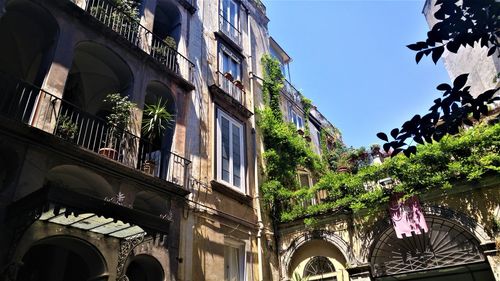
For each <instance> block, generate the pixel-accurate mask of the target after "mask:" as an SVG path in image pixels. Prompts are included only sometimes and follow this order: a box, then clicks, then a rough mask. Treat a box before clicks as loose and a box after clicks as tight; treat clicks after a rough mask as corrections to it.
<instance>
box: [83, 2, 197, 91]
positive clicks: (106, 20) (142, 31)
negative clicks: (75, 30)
mask: <svg viewBox="0 0 500 281" xmlns="http://www.w3.org/2000/svg"><path fill="white" fill-rule="evenodd" d="M73 1H75V2H77V3H78V2H81V1H85V2H84V3H83V7H81V8H82V9H84V10H85V11H86V12H87V13H89V14H90V15H91V16H92V17H94V18H95V19H97V20H98V21H100V22H101V23H102V24H104V25H106V26H107V27H108V28H110V29H111V30H113V31H114V32H116V33H118V34H119V35H120V36H121V37H123V38H124V39H125V40H127V41H128V42H130V43H131V44H132V45H134V46H136V47H138V48H139V49H141V50H142V51H144V52H146V53H147V54H148V55H150V56H151V57H153V58H154V59H155V60H156V61H157V62H159V63H160V64H162V65H164V66H165V67H166V68H167V69H169V70H171V71H172V72H174V73H176V74H177V75H179V76H181V77H182V78H184V79H185V80H187V81H190V82H192V81H193V71H194V64H193V63H192V62H191V61H190V60H189V59H188V58H186V57H185V56H183V55H182V54H180V53H179V52H178V51H177V50H175V49H174V48H172V47H170V46H169V45H167V44H166V43H165V42H164V41H163V40H162V39H161V38H160V37H158V36H157V35H155V34H154V33H153V32H151V31H150V30H148V29H147V28H145V27H144V26H142V25H141V24H140V23H139V21H138V20H137V19H135V18H134V17H132V16H131V15H129V14H128V13H126V12H124V11H123V10H122V9H121V8H120V7H118V6H116V5H115V3H113V2H112V1H110V0H73Z"/></svg>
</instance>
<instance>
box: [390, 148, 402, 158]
mask: <svg viewBox="0 0 500 281" xmlns="http://www.w3.org/2000/svg"><path fill="white" fill-rule="evenodd" d="M401 151H403V150H402V149H401V148H396V149H394V150H393V151H392V153H391V157H394V156H396V155H398V154H399V153H400V152H401Z"/></svg>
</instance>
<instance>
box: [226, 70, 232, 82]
mask: <svg viewBox="0 0 500 281" xmlns="http://www.w3.org/2000/svg"><path fill="white" fill-rule="evenodd" d="M224 77H226V79H227V80H229V81H231V82H233V80H234V77H233V75H231V73H229V72H226V73H224Z"/></svg>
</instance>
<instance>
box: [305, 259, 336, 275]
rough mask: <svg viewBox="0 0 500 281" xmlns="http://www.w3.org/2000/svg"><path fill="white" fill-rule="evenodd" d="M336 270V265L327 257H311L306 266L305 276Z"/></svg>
mask: <svg viewBox="0 0 500 281" xmlns="http://www.w3.org/2000/svg"><path fill="white" fill-rule="evenodd" d="M332 272H335V267H334V266H333V264H332V262H331V261H329V260H328V258H327V257H322V256H317V257H313V258H311V260H309V262H307V264H306V266H305V267H304V276H306V277H309V276H316V275H323V274H327V273H332Z"/></svg>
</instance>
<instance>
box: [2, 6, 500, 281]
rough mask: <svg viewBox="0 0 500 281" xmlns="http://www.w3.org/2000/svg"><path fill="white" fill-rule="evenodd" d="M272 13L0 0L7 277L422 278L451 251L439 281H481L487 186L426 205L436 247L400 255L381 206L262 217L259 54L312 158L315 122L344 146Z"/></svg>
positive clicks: (491, 206)
mask: <svg viewBox="0 0 500 281" xmlns="http://www.w3.org/2000/svg"><path fill="white" fill-rule="evenodd" d="M268 22H269V19H268V18H267V16H266V9H265V6H264V5H263V4H262V3H261V2H260V1H258V0H217V1H216V0H141V1H133V0H74V1H70V0H54V1H45V0H0V35H1V38H3V40H2V43H1V44H0V143H1V145H0V276H1V278H2V280H40V281H41V280H61V281H62V280H72V281H75V280H131V281H132V280H158V281H160V280H180V281H201V280H212V281H219V280H230V281H236V280H238V281H250V280H290V279H291V278H292V275H293V274H294V273H299V275H300V276H309V277H310V280H393V279H391V278H394V276H396V277H397V278H400V279H404V278H406V279H407V280H415V279H418V278H421V277H422V275H419V273H415V272H417V271H420V270H429V271H432V272H433V273H432V274H436V276H440V274H441V273H442V272H441V271H439V270H441V267H439V266H435V264H439V263H442V262H447V259H449V260H450V261H449V263H450V264H449V265H452V266H454V267H453V270H454V271H453V272H452V274H448V276H454V278H455V279H456V278H462V277H463V276H465V275H467V274H468V275H467V276H472V275H473V276H474V277H475V278H476V280H486V279H482V278H483V277H484V276H487V277H485V278H489V275H488V274H490V272H491V269H490V268H491V266H489V265H488V263H487V262H486V256H487V255H489V254H490V255H491V254H492V253H494V252H495V251H494V245H493V241H494V234H493V233H492V232H491V229H492V224H493V222H492V221H491V217H492V216H493V215H492V214H493V213H495V212H496V213H498V209H499V207H498V202H500V200H498V196H499V193H498V190H499V189H498V186H499V185H498V184H499V183H498V179H496V178H495V179H493V180H489V181H486V182H484V183H483V184H481V185H478V186H474V187H464V188H462V189H459V191H457V193H454V194H451V195H449V196H450V197H448V198H446V199H445V198H444V197H442V196H441V195H431V196H430V197H429V198H428V200H426V201H425V205H424V207H425V208H426V210H428V214H429V216H426V218H427V219H428V224H429V225H431V226H432V227H431V228H432V229H433V230H435V231H434V232H432V235H434V236H432V235H431V236H428V237H429V238H428V239H431V241H430V242H432V243H435V242H436V241H437V240H439V241H441V240H443V241H444V240H446V241H447V242H446V243H444V244H440V246H442V245H444V247H441V248H439V247H437V246H438V245H436V244H432V243H428V242H429V241H427V240H425V241H420V240H418V239H417V240H418V241H417V242H422V243H423V244H422V245H428V246H429V245H430V246H433V247H431V248H428V247H423V248H418V251H416V252H415V251H411V250H409V252H404V251H403V250H405V249H406V250H407V249H408V245H406V244H404V243H406V242H407V240H405V241H406V242H402V243H400V244H395V243H393V241H399V240H394V237H393V236H394V235H395V234H394V232H393V231H392V227H391V226H390V225H389V222H388V220H387V216H386V214H380V215H379V216H378V217H376V218H375V219H373V221H365V220H364V218H363V216H361V215H357V216H354V215H352V214H348V213H342V214H338V213H335V214H326V215H324V216H321V217H318V220H319V227H317V228H315V229H314V230H312V229H309V228H305V227H304V225H303V224H302V221H301V220H296V221H293V222H289V223H286V224H285V223H283V224H278V225H273V224H272V222H271V221H270V219H269V217H268V214H267V213H266V212H265V211H262V210H265V206H262V204H263V203H262V202H261V194H260V190H259V187H260V186H261V184H262V182H263V181H264V180H265V178H264V176H263V169H264V168H263V167H265V163H264V160H263V152H264V151H265V148H264V146H263V141H262V136H260V135H259V130H258V128H257V125H256V118H257V117H256V110H257V109H259V108H262V106H263V105H264V97H263V94H262V87H263V83H262V81H263V80H262V79H263V77H264V73H263V68H262V65H261V58H262V57H263V56H264V55H265V54H270V55H272V56H273V57H274V58H276V59H277V60H278V61H279V62H280V64H281V69H282V72H283V74H284V77H285V78H286V79H285V80H284V87H283V88H282V90H281V97H280V106H281V110H282V112H283V116H284V119H285V120H286V121H288V122H290V123H292V124H293V126H295V127H296V129H297V133H298V134H303V133H304V129H305V127H306V126H307V128H308V130H309V135H307V136H304V138H306V139H307V141H308V142H310V143H311V146H312V148H313V150H314V151H315V152H316V153H317V154H318V155H320V154H321V153H322V145H324V144H322V141H324V140H323V137H322V133H323V132H325V131H326V132H330V135H328V136H327V137H326V141H327V144H326V145H327V146H328V145H331V144H333V143H334V142H336V141H340V140H341V139H340V134H338V133H337V131H336V130H335V128H334V127H333V126H332V124H331V123H330V122H329V121H328V120H327V119H326V118H325V117H324V116H323V115H322V114H321V113H320V112H319V111H318V109H317V108H315V107H314V106H313V107H312V108H311V109H310V110H309V111H308V112H307V113H306V111H305V110H304V104H303V102H302V101H303V100H302V99H303V96H302V94H301V93H300V92H299V91H298V90H297V89H296V88H295V87H294V86H293V85H292V83H291V82H290V81H291V79H290V78H291V75H290V67H289V63H290V62H291V58H290V56H289V55H288V54H287V53H286V52H285V50H284V49H283V48H282V47H281V46H280V45H279V44H278V42H276V41H275V40H274V39H273V38H272V37H270V35H269V32H268V29H267V24H268ZM155 108H156V111H155ZM154 112H157V113H156V114H157V115H154V114H155V113H154ZM158 112H159V113H158ZM162 112H167V114H166V115H167V116H169V117H163V118H164V120H163V121H164V122H160V123H159V124H160V125H159V126H157V127H154V130H152V131H151V130H150V131H149V132H148V131H147V130H146V129H145V128H146V127H147V124H148V123H149V122H151V120H152V117H151V116H152V115H154V116H165V113H162ZM162 114H163V115H162ZM306 114H308V116H305V115H306ZM160 118H161V117H160ZM306 122H307V124H306ZM153 124H155V123H153ZM316 180H317V179H316V178H314V176H313V175H312V174H311V173H310V171H308V170H306V169H303V170H300V171H298V181H299V182H300V183H301V185H302V186H308V187H312V186H313V185H314V184H315V182H316ZM486 195H487V196H486ZM460 198H470V199H471V200H470V201H467V200H460ZM322 200H325V194H321V193H318V195H317V196H316V197H315V198H313V199H311V200H310V202H305V203H304V204H308V205H314V204H317V203H319V202H321V201H322ZM482 205H486V206H487V209H485V210H484V211H483V212H480V211H478V210H479V209H481V208H480V207H479V206H482ZM464 210H466V211H464ZM481 210H483V209H481ZM459 211H463V212H459ZM450 233H452V234H450ZM449 235H453V236H449ZM277 237H279V238H277ZM422 237H423V236H422ZM426 237H427V236H426ZM436 239H437V240H436ZM399 242H400V241H399ZM410 242H411V241H410ZM410 242H408V243H410ZM413 242H415V241H413ZM425 243H427V244H425ZM460 247H462V248H461V249H462V250H463V249H466V250H464V251H462V252H463V255H457V256H456V257H453V258H450V255H449V251H448V250H447V249H448V248H450V249H452V250H453V253H454V254H455V253H457V251H459V250H460V249H459V248H460ZM387 251H396V252H398V251H399V252H398V255H392V256H387V255H384V254H383V253H384V252H387ZM419 253H425V254H426V255H434V256H438V258H435V259H426V260H425V261H424V262H423V261H422V256H423V255H417V254H419ZM408 257H409V258H410V259H413V260H414V261H415V263H412V267H411V269H407V266H408V265H407V258H408ZM425 257H427V256H425ZM432 263H434V264H432ZM490 263H491V261H490ZM438 267H439V269H438ZM447 269H449V268H448V267H447ZM465 271H467V273H464V272H465ZM415 274H416V275H415ZM453 274H454V275H453ZM464 274H465V275H464ZM471 274H472V275H471ZM441 275H442V274H441ZM428 276H429V275H426V277H428ZM464 278H466V277H464ZM467 278H468V277H467ZM460 280H462V279H460ZM463 280H466V279H463Z"/></svg>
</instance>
